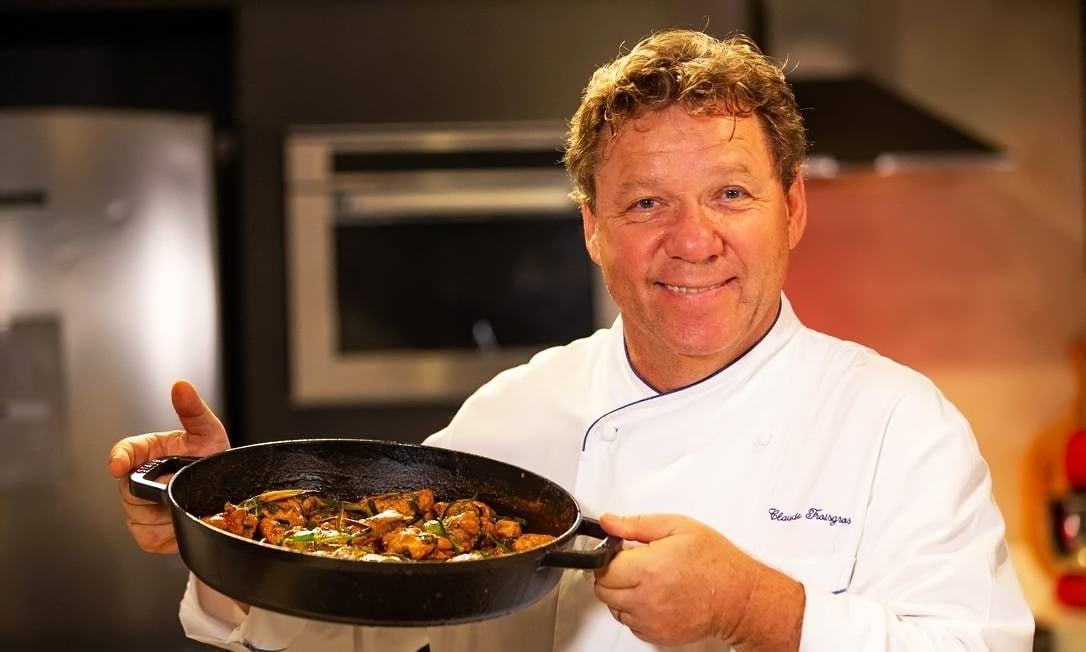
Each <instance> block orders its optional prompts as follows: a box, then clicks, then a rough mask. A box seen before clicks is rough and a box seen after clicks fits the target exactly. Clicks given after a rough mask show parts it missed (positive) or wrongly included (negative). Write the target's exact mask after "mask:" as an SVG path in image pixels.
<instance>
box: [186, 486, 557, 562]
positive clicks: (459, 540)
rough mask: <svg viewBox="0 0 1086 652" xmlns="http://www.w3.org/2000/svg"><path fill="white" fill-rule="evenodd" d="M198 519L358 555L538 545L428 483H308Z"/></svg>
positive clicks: (519, 528) (511, 520)
mask: <svg viewBox="0 0 1086 652" xmlns="http://www.w3.org/2000/svg"><path fill="white" fill-rule="evenodd" d="M202 520H203V521H204V522H206V523H208V524H209V525H212V526H214V527H217V528H220V529H222V530H226V531H227V532H231V533H233V534H237V535H240V536H243V537H248V538H251V539H254V540H257V541H264V542H267V543H272V544H275V545H279V546H284V547H286V548H290V549H292V550H297V551H299V552H306V553H311V554H315V555H324V556H328V557H336V558H340V559H359V560H362V561H391V562H400V561H465V560H470V559H483V558H486V557H493V556H497V555H504V554H508V553H512V552H521V551H524V550H531V549H532V548H537V547H539V546H542V545H545V544H547V543H549V542H551V541H552V540H554V537H553V536H551V535H549V534H531V533H526V532H524V526H525V522H524V520H523V519H520V518H517V517H515V516H503V515H499V514H497V513H495V511H494V509H492V508H491V507H490V506H489V505H487V504H486V503H484V502H482V501H479V500H475V499H474V498H461V499H457V500H452V501H437V500H435V499H434V492H433V490H432V489H420V490H417V491H402V492H396V493H388V494H380V495H376V496H367V497H365V498H362V499H360V500H358V501H354V502H352V501H345V500H336V499H334V498H330V497H328V496H323V495H320V494H318V493H316V492H313V491H310V490H307V489H278V490H275V491H267V492H264V493H262V494H260V495H258V496H253V497H252V498H249V499H247V500H244V501H242V502H240V503H238V504H236V505H234V504H232V503H226V505H225V508H224V509H223V511H221V512H219V513H217V514H212V515H211V516H205V517H203V519H202Z"/></svg>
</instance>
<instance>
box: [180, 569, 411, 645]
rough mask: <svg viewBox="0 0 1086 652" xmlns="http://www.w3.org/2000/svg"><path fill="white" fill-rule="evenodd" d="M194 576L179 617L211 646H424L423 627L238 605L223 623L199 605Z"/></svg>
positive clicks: (190, 634) (192, 635) (189, 630)
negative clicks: (359, 623)
mask: <svg viewBox="0 0 1086 652" xmlns="http://www.w3.org/2000/svg"><path fill="white" fill-rule="evenodd" d="M196 581H197V580H196V578H195V577H193V576H192V575H191V574H190V575H189V582H188V586H187V587H186V589H185V595H184V597H183V598H182V599H181V608H180V613H179V616H180V619H181V626H182V627H183V628H184V630H185V635H186V636H188V637H189V638H191V639H193V640H195V641H199V642H201V643H206V644H207V645H211V646H213V647H217V648H221V649H224V650H234V651H235V652H252V651H253V650H258V651H267V652H272V651H276V652H278V651H279V650H300V651H301V650H322V651H323V652H367V651H371V650H372V651H379V652H415V651H416V650H418V649H419V648H421V647H423V646H424V645H426V642H427V636H426V630H425V629H423V628H395V627H352V626H350V625H339V624H335V623H325V622H319V621H315V620H306V619H303V618H296V617H294V616H288V615H285V614H280V613H275V612H273V611H266V610H264V609H258V608H256V607H253V608H251V609H249V613H248V614H245V613H244V612H242V611H241V610H240V609H237V610H236V611H235V613H233V614H232V615H231V616H230V618H229V622H224V621H223V620H220V619H219V618H216V617H215V616H212V615H211V614H209V613H207V611H206V610H205V609H204V608H203V606H202V605H201V604H200V598H199V595H198V592H197V590H196Z"/></svg>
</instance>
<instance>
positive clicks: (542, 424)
mask: <svg viewBox="0 0 1086 652" xmlns="http://www.w3.org/2000/svg"><path fill="white" fill-rule="evenodd" d="M427 443H428V444H430V445H434V446H442V447H447V448H453V449H459V450H465V451H470V452H473V453H477V454H481V455H485V456H488V457H492V458H495V459H499V460H503V461H505V462H508V463H511V464H515V465H517V466H521V467H524V468H527V469H530V470H532V471H534V472H535V473H538V474H540V475H542V476H544V477H547V478H549V479H551V480H552V481H554V482H556V483H558V484H559V485H561V486H563V487H564V488H566V489H567V490H569V491H570V492H571V493H572V494H573V495H574V496H575V497H576V498H577V500H578V502H579V504H580V506H581V509H582V511H583V512H584V513H585V514H586V515H589V516H596V515H599V514H600V513H603V512H612V513H617V514H623V515H629V514H643V513H657V512H663V513H682V514H684V515H686V516H690V517H693V518H695V519H697V520H699V521H702V522H704V523H706V524H708V525H710V526H712V527H713V528H715V529H716V530H718V531H719V532H721V533H723V534H724V535H726V536H727V537H728V538H729V539H730V540H731V541H732V542H734V543H735V544H736V545H737V546H739V547H740V548H742V549H743V550H745V551H746V552H747V553H748V554H750V555H752V556H753V557H755V558H757V559H759V560H761V561H762V562H763V563H765V564H768V565H770V566H773V567H775V568H777V569H779V570H781V571H783V572H785V573H787V574H789V575H791V576H792V577H794V578H795V579H796V580H798V581H800V582H801V583H802V584H803V585H804V589H805V592H806V607H805V610H804V616H803V626H802V634H801V643H800V649H801V650H804V651H807V650H810V651H815V650H818V651H822V650H834V651H836V650H917V651H921V650H922V651H924V652H931V651H935V650H998V651H1008V652H1010V651H1022V652H1025V651H1027V650H1029V649H1030V648H1031V641H1032V636H1033V617H1032V615H1031V613H1030V611H1029V608H1028V606H1027V605H1026V602H1025V599H1024V597H1023V594H1022V591H1021V588H1020V586H1019V584H1018V579H1017V577H1016V576H1015V573H1014V569H1013V567H1012V566H1011V562H1010V559H1009V557H1008V552H1007V546H1006V541H1005V537H1004V524H1003V519H1002V516H1001V515H1000V513H999V510H998V508H997V507H996V505H995V503H994V501H993V499H992V494H991V480H990V476H989V473H988V468H987V465H986V464H985V462H984V460H983V459H982V458H981V456H980V452H979V450H978V448H977V445H976V441H975V439H974V437H973V434H972V431H971V430H970V428H969V425H968V424H967V423H966V421H965V419H964V418H963V417H962V415H961V414H960V413H959V412H958V411H957V410H956V409H955V408H954V407H953V406H952V405H951V404H950V403H949V402H948V401H947V400H946V398H945V397H943V395H942V394H941V393H940V392H939V391H938V390H937V389H936V388H935V387H934V385H932V383H931V382H930V381H929V380H928V379H926V378H925V377H923V376H921V375H920V374H918V373H916V372H914V371H912V370H910V369H908V368H906V367H904V366H901V365H899V364H897V363H895V362H893V361H891V360H889V359H887V358H884V357H882V356H880V355H878V354H877V353H875V352H873V351H871V350H870V349H867V348H865V347H862V346H860V345H858V344H855V343H851V342H845V341H842V340H838V339H835V338H833V337H830V336H828V335H825V334H822V333H818V332H816V331H813V330H811V329H808V328H806V327H805V326H803V325H802V324H801V323H800V322H799V320H798V319H797V318H796V315H795V313H794V312H793V311H792V308H791V306H790V305H789V303H788V301H787V299H785V298H784V297H783V296H782V299H781V309H780V314H779V316H778V318H777V321H776V322H775V324H774V325H773V327H772V328H771V329H770V331H769V332H768V333H767V334H766V336H765V337H764V338H763V339H762V340H761V341H760V342H759V343H758V344H756V345H755V346H754V347H753V348H752V349H751V350H750V351H748V352H747V353H746V354H744V355H743V356H741V357H740V358H739V359H738V360H736V361H735V362H733V363H732V364H731V365H729V366H727V367H726V368H724V369H722V370H720V371H718V372H717V373H715V374H714V375H712V376H710V377H709V378H706V379H704V380H702V381H700V382H697V383H695V384H693V385H690V386H688V387H684V388H681V389H678V390H675V391H671V392H666V393H663V394H661V393H658V392H656V391H655V390H653V389H652V388H651V387H649V386H648V385H646V384H645V383H644V382H643V381H642V380H641V379H640V378H639V377H638V376H637V375H636V373H635V372H634V371H633V369H632V368H631V367H630V364H629V361H628V358H627V356H626V350H625V343H624V339H623V335H622V322H621V318H619V320H618V321H616V322H615V324H614V325H613V326H612V327H611V328H610V329H604V330H600V331H598V332H597V333H595V334H593V335H592V336H590V337H587V338H584V339H581V340H577V341H575V342H573V343H571V344H569V345H566V346H562V347H557V348H552V349H548V350H546V351H543V352H541V353H539V354H537V355H536V356H535V357H533V358H532V360H531V361H530V362H529V363H527V364H525V365H521V366H519V367H515V368H513V369H510V370H508V371H505V372H502V373H501V374H499V375H498V376H496V377H495V378H494V379H493V380H492V381H490V382H489V383H487V384H486V385H484V386H483V387H482V388H480V389H479V390H478V391H477V392H475V394H473V395H472V396H471V397H470V398H469V399H468V400H467V401H466V402H465V403H464V405H463V406H462V408H461V409H460V411H459V412H458V413H457V415H456V416H455V417H454V418H453V420H452V421H451V423H450V424H449V425H448V427H446V428H445V429H444V430H442V431H440V432H438V433H436V434H434V435H433V436H431V437H430V438H429V439H427ZM619 554H621V553H619ZM690 563H692V564H696V563H697V560H691V561H690ZM181 620H182V622H183V624H184V627H185V630H186V632H187V633H188V634H189V636H191V637H192V638H195V639H197V640H202V641H205V642H208V643H211V644H214V645H219V646H221V647H227V648H231V649H237V650H245V649H264V650H279V649H284V648H289V649H291V650H294V649H297V650H310V649H314V650H315V649H320V650H343V651H348V650H382V651H384V650H394V649H403V650H415V649H417V648H418V647H419V646H421V645H422V644H423V643H425V642H426V640H427V639H428V640H429V642H430V645H431V649H432V650H433V652H469V651H471V652H476V651H481V650H517V652H529V651H535V650H539V651H540V652H544V651H545V652H551V651H552V650H562V651H567V650H568V651H582V650H592V651H606V650H612V651H622V652H626V651H634V650H656V649H660V648H658V647H657V646H653V645H651V644H648V643H645V642H643V641H641V640H639V639H637V638H636V637H634V636H633V634H632V633H631V632H630V630H629V629H627V628H626V627H624V626H622V625H621V624H619V623H618V622H617V621H615V620H614V618H612V617H611V615H610V613H609V612H608V610H607V608H606V607H605V606H604V605H603V604H602V603H600V602H599V601H598V600H596V599H595V597H594V595H593V592H592V574H591V572H589V571H577V570H566V571H565V572H564V573H563V576H562V580H561V582H560V583H559V586H558V589H557V590H555V591H552V592H551V594H550V595H548V596H546V597H545V598H543V599H542V600H540V601H539V602H537V603H536V604H534V605H532V606H530V607H528V608H527V609H524V610H522V611H520V612H517V613H515V614H512V615H510V616H506V617H503V618H498V619H494V620H490V621H486V622H482V623H477V624H469V625H458V626H454V627H443V628H431V629H429V630H421V629H409V630H402V629H401V630H394V629H380V628H364V627H350V626H346V625H335V624H328V623H316V622H312V621H305V620H301V619H297V618H292V617H288V616H283V615H280V614H275V613H271V612H268V611H264V610H261V609H256V608H254V609H252V610H251V611H250V613H249V615H248V616H246V617H244V618H242V617H241V614H240V612H239V614H238V618H237V619H236V621H235V622H233V623H222V622H219V621H217V620H214V619H212V618H211V617H210V616H208V615H207V614H206V613H204V612H203V611H202V609H201V608H200V605H199V601H198V600H197V599H196V595H195V592H194V591H193V590H192V587H191V583H190V588H189V590H188V591H187V592H186V595H185V598H184V599H183V600H182V604H181ZM246 645H247V646H248V647H245V646H246ZM669 649H679V650H683V651H684V652H695V651H697V652H700V651H703V650H704V651H709V650H724V649H726V646H724V645H723V644H722V643H719V642H716V641H705V642H702V643H698V644H693V645H688V646H683V647H681V648H669Z"/></svg>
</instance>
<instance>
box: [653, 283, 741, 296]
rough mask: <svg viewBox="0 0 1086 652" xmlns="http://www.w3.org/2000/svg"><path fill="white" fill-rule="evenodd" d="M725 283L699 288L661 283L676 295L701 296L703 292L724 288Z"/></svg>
mask: <svg viewBox="0 0 1086 652" xmlns="http://www.w3.org/2000/svg"><path fill="white" fill-rule="evenodd" d="M725 283H727V281H722V282H720V283H716V284H714V285H705V286H701V287H691V286H689V285H671V284H670V283H661V284H660V285H663V286H664V287H665V288H667V289H668V290H670V291H672V292H675V293H678V294H703V293H705V292H711V291H713V290H715V289H717V288H720V287H724V284H725Z"/></svg>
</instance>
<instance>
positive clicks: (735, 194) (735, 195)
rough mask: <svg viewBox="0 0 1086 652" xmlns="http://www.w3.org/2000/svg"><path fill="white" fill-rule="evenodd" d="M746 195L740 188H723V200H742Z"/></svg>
mask: <svg viewBox="0 0 1086 652" xmlns="http://www.w3.org/2000/svg"><path fill="white" fill-rule="evenodd" d="M746 196H747V193H746V191H744V190H743V189H742V188H725V189H724V199H742V198H743V197H746Z"/></svg>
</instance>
